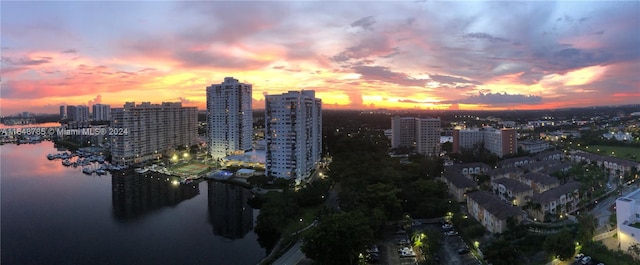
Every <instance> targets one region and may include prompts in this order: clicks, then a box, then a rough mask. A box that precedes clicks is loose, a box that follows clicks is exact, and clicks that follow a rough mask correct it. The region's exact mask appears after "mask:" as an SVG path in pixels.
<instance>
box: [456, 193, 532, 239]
mask: <svg viewBox="0 0 640 265" xmlns="http://www.w3.org/2000/svg"><path fill="white" fill-rule="evenodd" d="M467 211H468V212H469V214H470V215H471V216H473V218H475V219H476V220H477V221H478V222H480V224H482V226H484V228H486V229H487V231H489V232H491V233H503V232H505V231H507V220H508V219H509V218H514V220H515V221H516V222H519V221H522V219H523V218H524V212H523V211H522V210H520V208H518V207H515V206H513V205H511V204H509V203H507V202H505V201H503V200H501V199H500V198H498V197H497V196H495V195H493V194H492V193H490V192H487V191H474V192H470V193H467Z"/></svg>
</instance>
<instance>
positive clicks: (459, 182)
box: [442, 172, 478, 202]
mask: <svg viewBox="0 0 640 265" xmlns="http://www.w3.org/2000/svg"><path fill="white" fill-rule="evenodd" d="M442 180H443V181H444V182H445V183H446V184H447V186H448V187H449V194H451V196H453V198H454V199H455V200H456V201H457V202H464V201H466V199H467V197H466V194H467V192H469V191H471V190H476V189H478V184H477V183H476V182H475V181H473V180H470V179H468V178H467V177H465V176H464V175H462V173H459V172H447V173H445V174H444V175H443V176H442Z"/></svg>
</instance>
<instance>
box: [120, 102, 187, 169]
mask: <svg viewBox="0 0 640 265" xmlns="http://www.w3.org/2000/svg"><path fill="white" fill-rule="evenodd" d="M111 127H112V128H114V131H115V132H122V134H118V135H114V136H112V137H111V155H112V162H113V163H115V164H119V165H131V164H135V163H140V162H145V161H148V160H152V159H157V158H160V157H162V156H163V155H164V154H165V153H166V154H169V153H168V152H169V151H172V150H174V149H177V148H178V147H185V148H188V147H190V146H191V145H194V144H197V142H198V116H197V109H196V107H182V103H179V102H177V103H173V102H163V103H162V104H151V103H149V102H143V103H141V104H138V105H136V104H135V103H134V102H127V103H125V104H124V107H123V108H114V109H112V110H111Z"/></svg>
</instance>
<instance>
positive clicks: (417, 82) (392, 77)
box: [353, 65, 429, 87]
mask: <svg viewBox="0 0 640 265" xmlns="http://www.w3.org/2000/svg"><path fill="white" fill-rule="evenodd" d="M353 70H354V71H355V72H356V73H358V74H360V75H362V76H361V77H360V78H361V79H364V80H368V81H382V82H386V83H393V84H398V85H402V86H419V87H424V85H425V84H426V83H427V82H428V81H429V80H428V79H416V78H413V77H411V76H409V75H407V74H405V73H400V72H393V71H391V70H389V68H388V67H383V66H364V65H360V66H354V67H353Z"/></svg>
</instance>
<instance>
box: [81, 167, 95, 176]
mask: <svg viewBox="0 0 640 265" xmlns="http://www.w3.org/2000/svg"><path fill="white" fill-rule="evenodd" d="M82 173H85V174H89V175H91V174H92V173H93V169H91V168H90V167H85V168H83V169H82Z"/></svg>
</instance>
